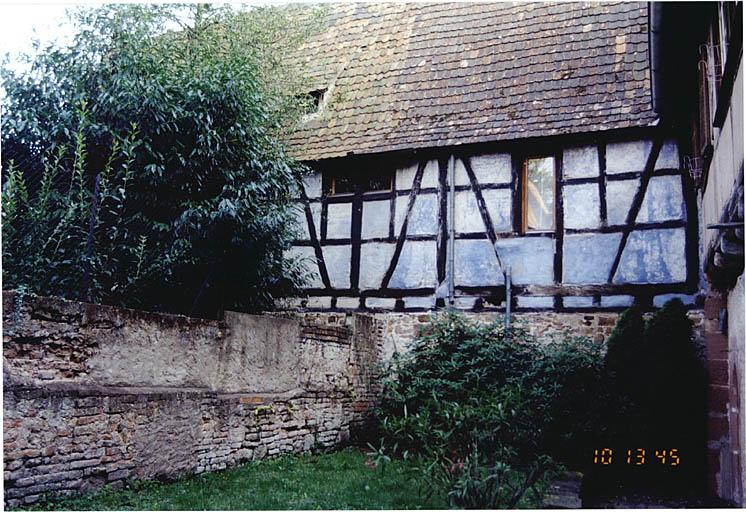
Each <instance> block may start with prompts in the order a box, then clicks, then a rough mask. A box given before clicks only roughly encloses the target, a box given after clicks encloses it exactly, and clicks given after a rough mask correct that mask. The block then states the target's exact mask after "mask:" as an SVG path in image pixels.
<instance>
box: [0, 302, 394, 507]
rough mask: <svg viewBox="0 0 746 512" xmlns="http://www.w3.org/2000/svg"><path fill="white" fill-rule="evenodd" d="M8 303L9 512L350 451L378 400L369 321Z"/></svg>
mask: <svg viewBox="0 0 746 512" xmlns="http://www.w3.org/2000/svg"><path fill="white" fill-rule="evenodd" d="M3 299H4V308H3V319H4V326H3V356H4V357H3V378H4V396H3V398H4V439H3V441H4V460H5V473H4V480H5V504H6V506H11V507H12V506H21V505H24V504H30V503H33V502H35V501H37V500H38V499H39V498H40V497H41V495H42V494H44V493H60V494H70V493H75V492H79V491H84V490H88V489H92V488H95V487H98V486H100V485H103V484H105V483H111V484H113V485H115V486H116V485H121V484H122V482H124V481H125V480H131V479H152V478H173V477H176V476H180V475H184V474H193V473H200V472H203V471H211V470H218V469H224V468H227V467H230V466H233V465H235V464H238V463H240V462H244V461H248V460H254V459H261V458H263V457H267V456H274V455H279V454H282V453H300V452H306V451H309V450H312V449H313V448H315V447H331V446H334V445H337V444H342V443H345V442H346V441H347V440H348V439H349V437H350V434H351V432H353V431H354V429H355V428H356V427H358V426H360V425H361V424H362V423H363V422H364V421H365V418H366V413H367V411H368V410H369V408H370V405H371V403H372V401H373V400H374V399H375V397H376V396H377V394H378V385H377V379H376V378H375V373H374V371H375V364H374V363H375V362H376V361H378V360H379V358H380V351H381V346H380V343H379V339H378V338H377V329H376V322H375V320H374V319H373V318H371V317H368V316H364V315H356V316H355V317H354V318H351V319H350V321H349V322H348V323H347V324H346V325H328V324H324V325H316V324H314V323H313V322H312V321H311V319H304V318H295V319H292V318H289V319H283V318H277V317H271V316H252V315H244V314H238V313H227V314H226V317H225V320H224V321H221V322H218V321H205V320H195V319H190V318H185V317H177V316H171V315H158V314H152V313H145V312H139V311H131V310H126V309H120V308H112V307H107V306H98V305H90V304H82V303H77V302H70V301H64V300H59V299H49V298H39V297H26V298H20V297H18V296H17V295H14V294H11V293H5V294H4V295H3Z"/></svg>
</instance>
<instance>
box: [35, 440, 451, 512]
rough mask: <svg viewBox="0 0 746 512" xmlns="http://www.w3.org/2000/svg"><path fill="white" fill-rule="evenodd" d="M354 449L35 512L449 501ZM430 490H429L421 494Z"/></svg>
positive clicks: (400, 505)
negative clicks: (374, 463)
mask: <svg viewBox="0 0 746 512" xmlns="http://www.w3.org/2000/svg"><path fill="white" fill-rule="evenodd" d="M366 459H367V457H366V455H365V454H364V453H362V452H361V451H360V450H358V449H354V448H347V449H345V450H341V451H338V452H335V453H328V454H322V455H300V456H284V457H280V458H277V459H273V460H266V461H258V462H250V463H247V464H244V465H242V466H239V467H236V468H233V469H229V470H226V471H221V472H218V473H207V474H202V475H198V476H192V477H187V478H183V479H181V480H178V481H176V482H172V483H159V482H151V481H147V482H145V481H141V482H133V483H130V484H129V485H128V486H127V487H125V488H124V489H120V490H115V489H112V488H110V487H104V488H103V489H101V490H99V491H96V492H92V493H89V494H85V495H81V496H78V497H74V498H63V499H57V500H45V501H43V502H40V503H37V504H35V505H34V506H33V507H32V508H31V509H32V510H133V509H136V510H237V509H243V510H246V509H248V510H273V509H286V510H294V509H305V510H308V509H417V508H425V509H435V508H445V507H446V504H445V502H444V501H443V498H442V497H437V496H433V497H430V498H426V496H425V495H424V494H425V492H424V486H421V485H419V481H420V480H419V479H420V476H419V475H418V474H417V472H416V471H415V470H414V468H413V467H412V466H411V465H409V464H407V463H406V462H402V461H392V462H390V463H388V464H387V465H386V467H385V468H384V471H383V473H382V472H381V471H380V470H379V469H370V468H369V467H366V466H365V461H366ZM420 487H422V488H423V492H422V493H420V492H418V489H419V488H420Z"/></svg>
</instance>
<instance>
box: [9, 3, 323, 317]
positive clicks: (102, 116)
mask: <svg viewBox="0 0 746 512" xmlns="http://www.w3.org/2000/svg"><path fill="white" fill-rule="evenodd" d="M74 19H75V23H76V29H77V33H76V35H75V37H74V39H73V41H72V42H71V43H70V44H67V45H65V46H49V47H47V48H43V49H41V50H39V51H38V53H37V54H36V55H35V56H33V57H32V59H31V64H32V67H31V69H30V71H21V72H19V71H14V70H12V69H10V68H4V69H3V71H2V87H3V89H4V92H5V95H4V97H3V104H2V145H3V160H2V169H3V177H4V185H5V186H4V192H3V193H4V197H3V206H4V208H3V210H4V211H3V229H4V233H3V235H4V241H5V244H7V247H4V248H3V249H4V250H3V263H4V265H3V277H4V279H5V286H6V287H10V288H12V287H20V286H25V287H26V288H28V289H29V290H30V291H34V292H37V293H43V294H54V295H61V296H64V297H68V298H73V299H88V300H94V301H101V302H108V303H112V304H120V305H125V306H137V307H141V308H148V309H157V310H163V311H170V312H179V313H189V312H191V313H193V314H201V315H206V316H215V315H216V314H219V312H220V311H221V310H222V309H223V308H225V307H230V308H234V309H240V310H249V311H252V310H260V309H264V308H268V307H271V305H272V300H273V297H275V296H278V295H285V294H290V293H292V292H293V291H294V290H295V289H296V287H297V285H298V284H300V283H301V282H302V277H303V275H302V274H303V272H302V270H301V268H300V265H299V264H298V262H294V261H292V260H290V259H288V258H286V257H284V252H285V251H286V249H288V248H289V246H290V242H291V241H292V239H293V235H294V233H293V219H294V218H295V215H294V212H293V211H292V210H291V205H292V202H291V201H290V198H291V197H292V194H293V187H294V186H296V185H297V183H298V178H299V175H300V173H301V172H302V169H301V166H300V165H299V164H297V163H296V162H295V161H294V160H293V159H292V158H291V157H289V156H288V155H287V154H286V153H285V150H284V148H283V146H282V144H281V142H280V141H281V140H282V136H283V134H284V129H285V128H286V127H288V126H292V125H293V122H294V120H295V119H297V118H298V116H299V115H301V113H302V111H303V107H304V105H303V101H302V100H300V99H299V97H300V96H299V91H302V89H301V86H302V84H301V82H300V80H298V79H296V77H295V74H294V71H293V70H292V69H290V68H288V66H287V62H288V61H289V59H288V58H287V56H288V54H289V52H290V51H292V50H293V49H294V48H295V47H297V45H298V44H299V43H300V42H301V41H302V40H303V37H304V35H305V34H306V33H307V31H308V30H310V29H309V27H311V26H313V19H314V18H313V17H312V16H305V17H300V18H299V17H294V16H293V11H292V9H290V10H288V9H285V10H283V9H276V8H266V9H260V8H255V9H252V10H249V11H234V10H232V9H231V8H228V7H217V6H209V5H190V6H179V5H165V4H164V5H106V6H103V7H101V8H97V9H90V8H89V9H81V10H79V11H77V13H76V14H75V18H74ZM299 20H300V21H299ZM303 20H305V21H303ZM11 160H12V161H11ZM107 173H108V174H107ZM122 180H125V181H126V186H125V185H123V181H122ZM96 184H98V188H97V186H96ZM93 205H97V207H98V210H97V208H94V207H93ZM6 228H7V229H6ZM47 236H49V237H50V238H49V239H46V238H44V237H47ZM40 238H41V240H40ZM47 242H48V243H47ZM138 262H139V263H138Z"/></svg>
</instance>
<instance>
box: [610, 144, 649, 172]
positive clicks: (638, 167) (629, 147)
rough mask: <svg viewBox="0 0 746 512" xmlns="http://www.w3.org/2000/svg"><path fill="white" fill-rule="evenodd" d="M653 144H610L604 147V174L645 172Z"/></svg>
mask: <svg viewBox="0 0 746 512" xmlns="http://www.w3.org/2000/svg"><path fill="white" fill-rule="evenodd" d="M652 147H653V143H652V142H651V141H649V140H635V141H628V142H612V143H611V144H608V145H607V146H606V174H619V173H624V172H640V171H643V170H645V163H646V162H647V159H648V155H649V154H650V150H651V148H652Z"/></svg>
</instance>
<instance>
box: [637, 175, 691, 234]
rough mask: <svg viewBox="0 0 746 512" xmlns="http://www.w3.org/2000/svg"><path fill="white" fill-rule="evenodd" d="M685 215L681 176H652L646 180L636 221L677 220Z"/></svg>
mask: <svg viewBox="0 0 746 512" xmlns="http://www.w3.org/2000/svg"><path fill="white" fill-rule="evenodd" d="M685 215H686V207H685V206H684V196H683V194H682V191H681V176H653V177H652V178H651V179H650V181H649V182H648V188H647V190H646V191H645V198H644V199H643V201H642V205H641V206H640V212H639V213H638V215H637V222H638V223H643V222H662V221H666V220H679V219H683V218H684V217H685Z"/></svg>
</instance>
